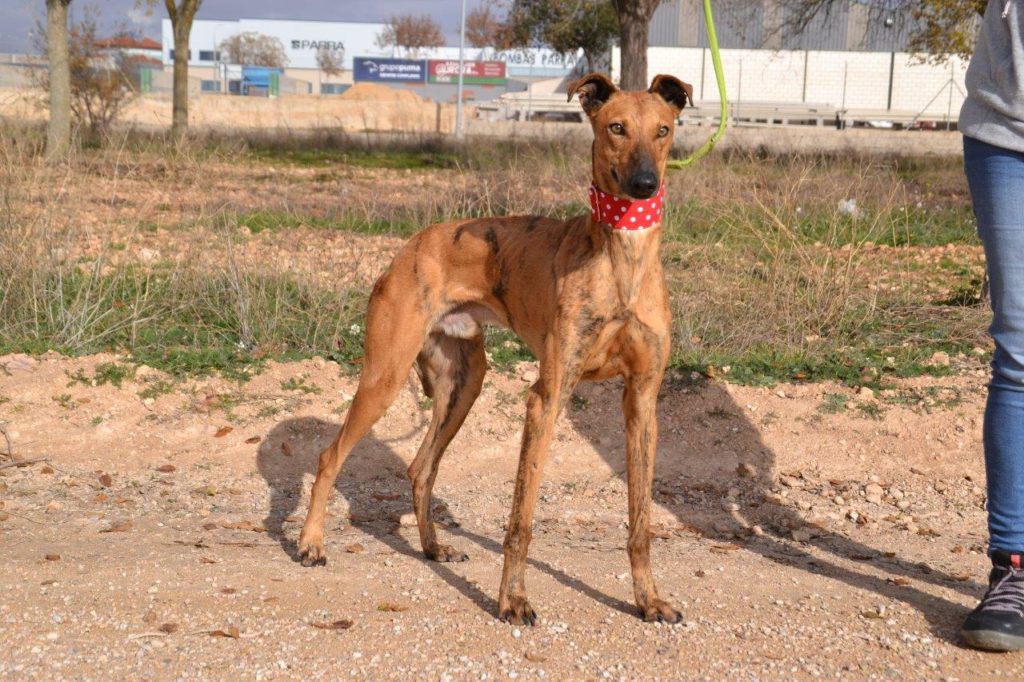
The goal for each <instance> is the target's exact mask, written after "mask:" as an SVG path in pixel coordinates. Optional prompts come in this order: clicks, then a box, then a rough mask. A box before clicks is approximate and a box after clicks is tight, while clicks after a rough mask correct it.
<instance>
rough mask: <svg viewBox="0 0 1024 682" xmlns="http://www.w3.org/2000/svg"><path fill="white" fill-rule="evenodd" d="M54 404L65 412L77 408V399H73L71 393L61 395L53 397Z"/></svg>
mask: <svg viewBox="0 0 1024 682" xmlns="http://www.w3.org/2000/svg"><path fill="white" fill-rule="evenodd" d="M53 402H55V403H57V404H58V405H60V406H61V407H62V408H64V409H65V410H73V409H75V407H77V405H76V404H75V399H74V398H72V397H71V394H70V393H62V394H60V395H55V396H53Z"/></svg>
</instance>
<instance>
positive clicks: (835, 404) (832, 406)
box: [818, 393, 850, 414]
mask: <svg viewBox="0 0 1024 682" xmlns="http://www.w3.org/2000/svg"><path fill="white" fill-rule="evenodd" d="M849 402H850V396H848V395H843V394H842V393H826V394H825V399H824V400H823V401H822V403H821V405H818V412H821V413H822V414H839V413H840V412H846V410H847V409H849V407H848V404H849Z"/></svg>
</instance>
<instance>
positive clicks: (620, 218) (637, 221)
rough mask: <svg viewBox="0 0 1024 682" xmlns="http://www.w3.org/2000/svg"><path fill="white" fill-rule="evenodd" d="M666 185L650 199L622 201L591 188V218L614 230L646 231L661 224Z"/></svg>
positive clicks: (593, 187)
mask: <svg viewBox="0 0 1024 682" xmlns="http://www.w3.org/2000/svg"><path fill="white" fill-rule="evenodd" d="M664 200H665V185H662V186H661V189H659V190H658V193H657V194H655V195H654V196H653V197H651V198H650V199H636V200H634V199H620V198H619V197H616V196H612V195H611V194H606V193H604V192H602V191H601V190H599V189H598V188H597V187H595V186H593V185H591V186H590V217H591V218H592V219H593V220H595V221H597V222H599V223H604V224H605V225H608V226H609V227H611V228H612V229H613V230H645V229H647V228H648V227H654V226H655V225H657V224H659V223H660V222H661V212H662V205H663V203H664Z"/></svg>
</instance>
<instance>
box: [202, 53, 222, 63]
mask: <svg viewBox="0 0 1024 682" xmlns="http://www.w3.org/2000/svg"><path fill="white" fill-rule="evenodd" d="M199 61H201V62H219V61H220V51H219V50H199Z"/></svg>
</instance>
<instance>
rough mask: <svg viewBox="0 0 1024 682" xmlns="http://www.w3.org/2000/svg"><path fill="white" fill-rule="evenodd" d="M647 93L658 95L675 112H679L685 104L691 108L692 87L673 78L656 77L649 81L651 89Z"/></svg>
mask: <svg viewBox="0 0 1024 682" xmlns="http://www.w3.org/2000/svg"><path fill="white" fill-rule="evenodd" d="M647 92H649V93H651V94H653V95H658V96H659V97H661V98H662V99H663V100H665V101H666V102H667V103H668V105H669V106H670V107H672V108H674V109H675V110H676V111H677V112H679V111H681V110H682V108H683V107H685V106H686V103H687V102H689V103H690V106H691V107H692V106H693V86H692V85H690V84H689V83H684V82H683V81H681V80H679V79H678V78H676V77H675V76H665V75H657V76H655V77H654V80H653V81H651V87H650V89H648V90H647Z"/></svg>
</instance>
